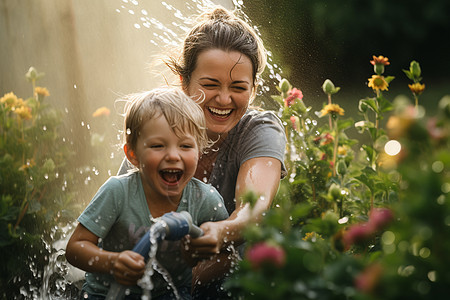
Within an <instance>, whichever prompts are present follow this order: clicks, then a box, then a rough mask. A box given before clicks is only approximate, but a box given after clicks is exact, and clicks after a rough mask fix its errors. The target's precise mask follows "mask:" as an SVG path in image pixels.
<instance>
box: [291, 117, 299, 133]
mask: <svg viewBox="0 0 450 300" xmlns="http://www.w3.org/2000/svg"><path fill="white" fill-rule="evenodd" d="M290 120H291V123H292V128H294V130H299V129H300V120H299V118H298V117H297V116H291V117H290Z"/></svg>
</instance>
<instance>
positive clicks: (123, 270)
mask: <svg viewBox="0 0 450 300" xmlns="http://www.w3.org/2000/svg"><path fill="white" fill-rule="evenodd" d="M98 239H99V238H98V237H97V236H96V235H95V234H93V233H92V232H90V231H89V230H88V229H87V228H86V227H84V226H83V225H82V224H78V226H77V227H76V228H75V231H74V232H73V234H72V236H71V237H70V240H69V242H68V244H67V248H66V258H67V261H68V262H69V263H70V264H72V265H73V266H75V267H77V268H80V269H82V270H85V271H87V272H95V273H110V274H113V275H114V277H115V279H116V281H117V282H118V283H120V284H123V285H134V284H136V282H137V280H138V279H139V278H141V277H142V275H143V273H144V270H145V262H144V258H143V257H142V256H141V255H140V254H138V253H135V252H133V251H128V250H127V251H123V252H111V251H106V250H103V249H100V248H99V247H98V246H97V243H98Z"/></svg>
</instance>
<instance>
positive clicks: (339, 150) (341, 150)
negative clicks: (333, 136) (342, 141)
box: [338, 146, 348, 156]
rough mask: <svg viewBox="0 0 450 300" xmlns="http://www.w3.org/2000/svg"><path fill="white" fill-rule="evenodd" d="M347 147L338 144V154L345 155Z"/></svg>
mask: <svg viewBox="0 0 450 300" xmlns="http://www.w3.org/2000/svg"><path fill="white" fill-rule="evenodd" d="M347 152H348V147H347V146H339V147H338V155H341V156H345V155H347Z"/></svg>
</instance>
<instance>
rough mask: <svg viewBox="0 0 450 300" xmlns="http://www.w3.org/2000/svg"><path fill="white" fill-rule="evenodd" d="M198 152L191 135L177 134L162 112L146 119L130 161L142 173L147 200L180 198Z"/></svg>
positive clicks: (194, 167) (195, 162) (192, 172)
mask: <svg viewBox="0 0 450 300" xmlns="http://www.w3.org/2000/svg"><path fill="white" fill-rule="evenodd" d="M198 155H199V149H198V145H197V143H196V140H195V138H194V136H192V135H190V134H186V135H185V136H181V137H177V136H176V135H175V133H174V132H173V131H172V129H171V128H170V126H169V124H168V123H167V120H166V119H165V117H164V116H163V115H160V116H158V117H157V118H154V119H152V120H149V121H147V122H145V124H144V126H143V127H142V130H141V132H140V136H139V138H138V141H137V145H136V151H135V160H134V161H133V160H132V162H133V163H134V164H135V165H136V166H137V167H138V168H139V170H140V172H141V177H142V183H143V186H144V191H145V194H146V196H147V200H149V199H150V201H152V200H174V201H179V200H180V199H181V195H182V192H183V189H184V187H185V186H186V184H187V183H188V182H189V180H191V178H192V177H193V176H194V173H195V170H196V168H197V162H198ZM155 197H158V198H155ZM177 203H178V202H177Z"/></svg>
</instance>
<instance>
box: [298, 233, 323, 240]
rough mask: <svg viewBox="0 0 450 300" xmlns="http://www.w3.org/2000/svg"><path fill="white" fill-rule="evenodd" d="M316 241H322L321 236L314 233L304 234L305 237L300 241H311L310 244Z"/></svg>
mask: <svg viewBox="0 0 450 300" xmlns="http://www.w3.org/2000/svg"><path fill="white" fill-rule="evenodd" d="M318 239H321V240H323V238H322V236H321V235H320V234H317V233H315V232H307V233H306V234H305V237H304V238H303V239H302V240H304V241H311V242H315V241H317V240H318Z"/></svg>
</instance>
